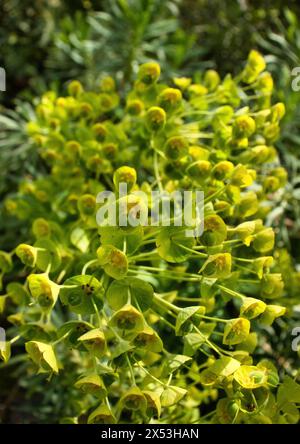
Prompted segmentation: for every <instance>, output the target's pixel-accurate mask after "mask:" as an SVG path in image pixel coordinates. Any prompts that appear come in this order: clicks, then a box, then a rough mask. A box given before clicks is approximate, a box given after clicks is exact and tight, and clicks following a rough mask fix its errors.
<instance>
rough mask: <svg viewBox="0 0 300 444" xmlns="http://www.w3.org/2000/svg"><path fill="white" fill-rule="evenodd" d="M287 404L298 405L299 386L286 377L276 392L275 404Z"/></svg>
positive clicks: (299, 400)
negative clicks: (293, 403)
mask: <svg viewBox="0 0 300 444" xmlns="http://www.w3.org/2000/svg"><path fill="white" fill-rule="evenodd" d="M288 402H295V403H296V404H299V403H300V384H298V383H297V382H295V381H294V380H293V379H292V378H291V377H290V376H287V375H286V376H284V378H283V382H282V384H281V385H280V386H279V389H278V392H277V403H278V405H279V406H283V405H284V404H286V403H288Z"/></svg>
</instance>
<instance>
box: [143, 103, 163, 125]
mask: <svg viewBox="0 0 300 444" xmlns="http://www.w3.org/2000/svg"><path fill="white" fill-rule="evenodd" d="M165 124H166V112H165V111H164V110H163V109H162V108H160V107H159V106H152V107H151V108H149V109H148V111H147V113H146V126H147V128H148V130H149V131H159V130H161V129H163V128H164V126H165Z"/></svg>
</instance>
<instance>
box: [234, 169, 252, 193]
mask: <svg viewBox="0 0 300 444" xmlns="http://www.w3.org/2000/svg"><path fill="white" fill-rule="evenodd" d="M231 183H232V185H236V186H237V187H241V188H245V187H249V186H250V185H252V183H253V176H252V174H251V172H250V170H248V169H247V168H246V167H245V166H244V165H237V166H236V167H235V169H234V170H233V173H232V176H231Z"/></svg>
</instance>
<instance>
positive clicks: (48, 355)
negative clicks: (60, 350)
mask: <svg viewBox="0 0 300 444" xmlns="http://www.w3.org/2000/svg"><path fill="white" fill-rule="evenodd" d="M25 348H26V351H27V353H28V354H29V356H30V358H31V359H32V361H33V362H34V363H35V364H37V365H38V366H39V367H40V368H41V369H42V370H44V371H47V372H48V371H51V372H54V373H58V362H57V359H56V356H55V353H54V350H53V348H52V346H51V345H50V344H45V343H44V342H38V341H29V342H27V343H26V344H25Z"/></svg>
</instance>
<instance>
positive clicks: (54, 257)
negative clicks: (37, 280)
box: [34, 239, 61, 271]
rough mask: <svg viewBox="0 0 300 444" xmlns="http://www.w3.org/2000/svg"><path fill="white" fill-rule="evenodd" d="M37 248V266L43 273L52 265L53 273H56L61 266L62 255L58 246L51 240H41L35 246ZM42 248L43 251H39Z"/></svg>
mask: <svg viewBox="0 0 300 444" xmlns="http://www.w3.org/2000/svg"><path fill="white" fill-rule="evenodd" d="M34 247H35V248H37V250H38V251H37V257H36V266H37V267H38V268H39V269H40V270H41V271H46V270H47V269H48V266H49V264H51V271H56V270H57V269H58V268H59V267H60V264H61V257H60V253H59V251H58V249H57V247H56V245H55V244H54V243H53V242H52V241H51V240H49V239H39V240H37V241H36V243H35V244H34ZM39 248H41V250H39Z"/></svg>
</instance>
